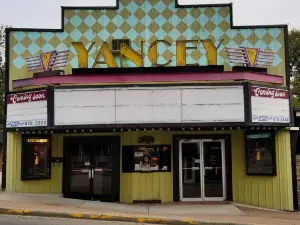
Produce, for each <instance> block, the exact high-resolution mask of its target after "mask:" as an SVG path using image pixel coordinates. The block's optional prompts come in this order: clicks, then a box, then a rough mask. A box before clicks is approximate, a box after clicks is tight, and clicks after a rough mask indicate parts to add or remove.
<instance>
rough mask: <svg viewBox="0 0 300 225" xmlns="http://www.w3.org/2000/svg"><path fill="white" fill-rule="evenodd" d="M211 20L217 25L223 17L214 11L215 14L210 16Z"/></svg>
mask: <svg viewBox="0 0 300 225" xmlns="http://www.w3.org/2000/svg"><path fill="white" fill-rule="evenodd" d="M211 21H212V22H213V23H214V24H216V25H217V26H219V24H220V23H221V22H222V21H223V18H222V17H221V16H220V14H218V13H216V14H215V15H213V17H212V18H211Z"/></svg>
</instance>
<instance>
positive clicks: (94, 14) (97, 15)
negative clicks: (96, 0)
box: [91, 10, 103, 20]
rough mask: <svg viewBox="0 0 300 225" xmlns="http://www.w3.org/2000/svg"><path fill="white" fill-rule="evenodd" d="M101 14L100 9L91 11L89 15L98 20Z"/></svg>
mask: <svg viewBox="0 0 300 225" xmlns="http://www.w3.org/2000/svg"><path fill="white" fill-rule="evenodd" d="M102 15H103V12H102V11H101V10H93V11H92V12H91V16H93V17H94V18H95V19H96V20H98V19H99V18H100V17H101V16H102Z"/></svg>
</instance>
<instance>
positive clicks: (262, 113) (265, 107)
mask: <svg viewBox="0 0 300 225" xmlns="http://www.w3.org/2000/svg"><path fill="white" fill-rule="evenodd" d="M250 93H251V114H252V122H255V123H289V122H290V105H289V93H288V91H287V90H282V89H276V88H268V87H258V86H252V87H251V90H250Z"/></svg>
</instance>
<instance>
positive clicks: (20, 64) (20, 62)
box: [13, 56, 25, 69]
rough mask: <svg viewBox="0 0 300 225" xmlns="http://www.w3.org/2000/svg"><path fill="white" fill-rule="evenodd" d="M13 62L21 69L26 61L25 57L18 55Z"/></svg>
mask: <svg viewBox="0 0 300 225" xmlns="http://www.w3.org/2000/svg"><path fill="white" fill-rule="evenodd" d="M13 64H14V65H15V66H16V67H17V68H18V69H21V68H22V67H23V66H24V65H25V61H24V59H23V57H21V56H18V57H17V58H16V59H15V60H13Z"/></svg>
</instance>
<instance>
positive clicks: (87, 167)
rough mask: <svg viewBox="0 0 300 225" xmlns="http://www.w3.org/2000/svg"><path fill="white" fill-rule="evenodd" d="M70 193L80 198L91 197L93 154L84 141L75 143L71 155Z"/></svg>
mask: <svg viewBox="0 0 300 225" xmlns="http://www.w3.org/2000/svg"><path fill="white" fill-rule="evenodd" d="M70 158H71V159H70V161H71V162H70V164H71V177H70V178H71V179H70V190H69V191H70V193H72V195H76V196H78V197H79V198H84V199H89V198H90V197H91V192H92V189H91V156H90V151H89V148H87V146H86V145H84V143H76V142H75V143H73V144H72V151H71V157H70Z"/></svg>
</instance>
